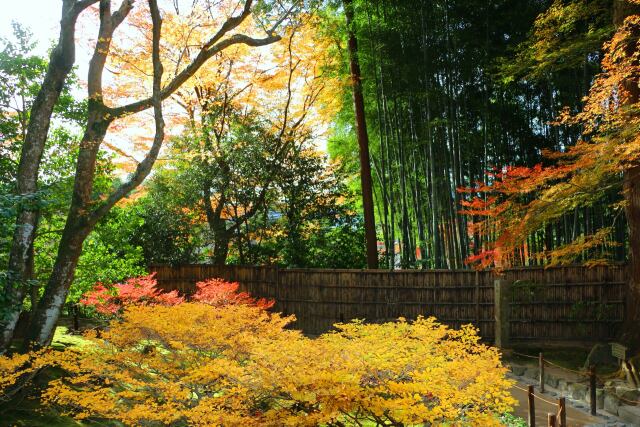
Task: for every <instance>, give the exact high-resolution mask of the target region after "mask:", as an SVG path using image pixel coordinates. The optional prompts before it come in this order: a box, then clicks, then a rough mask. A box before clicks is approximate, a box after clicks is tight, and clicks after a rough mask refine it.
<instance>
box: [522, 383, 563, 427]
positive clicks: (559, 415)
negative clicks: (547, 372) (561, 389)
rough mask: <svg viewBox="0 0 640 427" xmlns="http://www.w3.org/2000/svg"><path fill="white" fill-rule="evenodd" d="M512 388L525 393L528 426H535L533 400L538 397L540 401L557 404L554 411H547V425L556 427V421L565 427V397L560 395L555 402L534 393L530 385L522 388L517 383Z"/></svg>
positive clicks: (552, 404) (561, 426)
mask: <svg viewBox="0 0 640 427" xmlns="http://www.w3.org/2000/svg"><path fill="white" fill-rule="evenodd" d="M513 387H514V388H516V389H518V390H522V391H524V392H525V393H527V403H528V408H527V409H528V418H529V420H528V426H530V427H533V426H535V424H536V423H535V420H536V408H535V406H536V405H535V400H536V399H538V400H540V401H542V402H545V403H547V404H549V405H551V406H557V410H556V412H555V414H554V413H551V412H547V419H548V425H549V426H553V427H556V421H557V422H559V424H558V426H559V427H567V407H566V403H565V398H564V397H560V398H559V399H558V400H557V401H556V402H552V401H550V400H547V399H545V398H544V397H542V396H539V395H537V394H535V393H534V388H533V386H532V385H530V386H529V387H528V388H526V389H525V388H522V387H520V386H518V385H517V384H514V385H513Z"/></svg>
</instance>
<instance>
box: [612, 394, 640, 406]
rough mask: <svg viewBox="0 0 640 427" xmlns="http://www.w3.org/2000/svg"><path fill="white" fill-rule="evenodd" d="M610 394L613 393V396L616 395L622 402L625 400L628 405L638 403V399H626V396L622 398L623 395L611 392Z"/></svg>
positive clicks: (639, 401)
mask: <svg viewBox="0 0 640 427" xmlns="http://www.w3.org/2000/svg"><path fill="white" fill-rule="evenodd" d="M611 394H613V395H614V396H615V397H617V398H618V399H619V400H621V401H623V402H626V403H629V404H630V405H640V400H631V399H626V398H624V397H622V396H620V395H619V394H617V393H611Z"/></svg>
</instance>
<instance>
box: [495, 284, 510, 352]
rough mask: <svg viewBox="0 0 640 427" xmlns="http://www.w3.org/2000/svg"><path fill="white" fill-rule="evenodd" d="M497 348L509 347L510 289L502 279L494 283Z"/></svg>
mask: <svg viewBox="0 0 640 427" xmlns="http://www.w3.org/2000/svg"><path fill="white" fill-rule="evenodd" d="M493 291H494V301H493V302H494V317H495V321H496V323H495V341H496V347H499V348H506V347H508V346H509V308H510V307H509V288H508V286H507V282H506V281H505V280H502V279H496V280H494V281H493Z"/></svg>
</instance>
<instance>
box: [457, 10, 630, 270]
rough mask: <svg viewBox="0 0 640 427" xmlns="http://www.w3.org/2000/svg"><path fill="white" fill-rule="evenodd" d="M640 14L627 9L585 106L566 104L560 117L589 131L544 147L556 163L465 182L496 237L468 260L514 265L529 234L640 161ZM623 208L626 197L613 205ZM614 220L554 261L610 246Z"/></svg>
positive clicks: (467, 208) (472, 211)
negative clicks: (558, 148) (562, 144)
mask: <svg viewBox="0 0 640 427" xmlns="http://www.w3.org/2000/svg"><path fill="white" fill-rule="evenodd" d="M638 34H640V16H630V17H628V18H627V19H626V20H625V22H624V24H623V25H622V26H621V27H620V28H619V29H618V31H617V32H616V34H615V35H614V36H613V38H612V39H611V41H610V42H608V43H606V44H605V46H604V52H605V54H604V57H603V60H602V68H603V71H602V73H601V74H599V75H598V76H597V77H596V78H595V80H594V83H593V85H592V87H591V89H590V92H589V96H588V97H587V98H586V99H585V105H584V107H583V109H582V111H581V112H579V113H578V114H575V115H571V114H570V113H569V111H568V109H565V110H564V111H562V112H561V113H560V115H559V117H558V120H557V124H565V125H580V126H582V128H583V129H584V133H583V138H582V139H581V140H580V141H579V142H578V143H577V144H576V145H574V146H572V147H569V148H568V149H567V150H566V151H565V152H545V153H544V154H545V156H546V158H547V159H548V160H549V161H551V162H553V164H552V165H551V166H547V167H545V166H542V165H536V166H534V167H505V168H503V169H502V170H500V171H498V172H494V173H490V174H488V175H489V182H490V183H489V184H488V185H484V184H478V185H476V186H475V187H473V188H465V189H460V190H459V191H460V192H463V193H467V194H470V195H472V198H471V200H469V201H466V202H464V203H463V209H462V212H463V213H465V214H467V215H470V216H476V217H480V218H482V219H481V220H480V221H477V222H475V223H473V224H472V225H471V226H470V231H471V232H478V233H482V234H484V235H486V236H489V237H490V238H491V239H492V240H493V244H492V246H491V247H485V248H483V251H482V252H481V253H479V254H478V255H475V256H473V257H471V258H469V260H468V261H469V262H471V263H477V264H478V265H479V266H481V267H489V266H496V267H507V266H509V265H510V264H511V262H512V259H513V258H514V256H515V255H516V254H517V253H518V252H519V251H524V250H525V243H526V240H527V237H528V236H529V235H531V233H533V232H535V231H537V230H540V229H542V228H543V227H544V226H545V225H546V224H548V223H552V222H554V221H556V220H558V219H559V218H560V217H561V216H562V215H564V214H565V213H566V212H569V211H572V210H573V209H576V208H578V207H581V206H588V205H590V204H591V203H593V202H594V201H595V200H597V199H598V198H600V197H601V196H602V195H603V194H604V191H605V190H606V189H608V188H610V187H612V186H613V185H615V183H619V182H620V177H621V174H622V172H623V171H624V170H625V169H627V168H629V167H630V166H632V165H636V164H638V162H639V161H640V114H639V112H640V109H639V107H640V106H639V105H638V104H637V103H630V102H629V101H630V100H634V99H637V92H638V87H637V86H638V83H637V82H638V77H639V76H640V40H639V39H638V37H637V35H638ZM614 207H615V208H618V209H619V208H620V207H621V206H620V205H619V204H617V205H615V206H614ZM610 231H611V229H610V228H607V227H605V228H603V229H601V230H598V231H597V232H596V233H595V234H593V235H592V236H581V237H579V239H578V240H576V241H575V242H573V243H572V244H570V245H566V246H564V247H561V248H559V249H557V250H556V251H551V252H550V253H546V254H533V256H540V257H543V258H544V259H545V260H546V261H547V262H550V263H560V262H570V261H571V260H572V259H575V255H578V254H580V253H582V252H583V251H586V250H589V249H590V248H593V247H595V246H597V245H604V246H605V247H610V246H611V245H612V244H611V243H610Z"/></svg>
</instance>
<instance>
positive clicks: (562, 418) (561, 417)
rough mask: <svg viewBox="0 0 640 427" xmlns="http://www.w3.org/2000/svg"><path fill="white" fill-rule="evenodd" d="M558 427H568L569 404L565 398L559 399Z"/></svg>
mask: <svg viewBox="0 0 640 427" xmlns="http://www.w3.org/2000/svg"><path fill="white" fill-rule="evenodd" d="M558 427H567V404H566V402H565V400H564V397H561V398H560V399H558Z"/></svg>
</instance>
